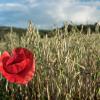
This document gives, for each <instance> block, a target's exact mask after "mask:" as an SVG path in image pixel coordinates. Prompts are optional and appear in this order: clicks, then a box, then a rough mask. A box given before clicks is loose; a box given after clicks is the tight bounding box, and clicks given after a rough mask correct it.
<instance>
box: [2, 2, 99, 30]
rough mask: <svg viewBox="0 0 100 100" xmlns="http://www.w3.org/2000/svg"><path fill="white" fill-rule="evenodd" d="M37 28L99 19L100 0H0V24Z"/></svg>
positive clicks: (83, 22)
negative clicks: (29, 25) (30, 23)
mask: <svg viewBox="0 0 100 100" xmlns="http://www.w3.org/2000/svg"><path fill="white" fill-rule="evenodd" d="M29 20H32V22H33V24H34V25H35V26H37V27H38V28H51V27H53V26H54V25H58V26H60V25H62V24H63V23H64V22H66V21H67V22H68V23H71V22H73V23H75V24H88V23H95V22H97V21H100V0H0V26H16V27H27V24H28V21H29Z"/></svg>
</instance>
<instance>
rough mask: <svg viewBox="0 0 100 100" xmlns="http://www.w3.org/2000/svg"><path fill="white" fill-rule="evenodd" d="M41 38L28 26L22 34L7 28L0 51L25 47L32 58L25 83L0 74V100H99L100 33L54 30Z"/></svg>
mask: <svg viewBox="0 0 100 100" xmlns="http://www.w3.org/2000/svg"><path fill="white" fill-rule="evenodd" d="M53 34H54V36H53V37H50V38H49V37H48V36H47V35H46V36H44V38H41V37H40V35H39V31H38V29H37V28H35V27H34V26H32V24H30V25H29V27H28V29H27V32H26V34H24V35H22V36H18V35H17V33H15V32H13V30H11V31H10V32H9V33H8V34H6V35H5V36H4V38H2V39H1V41H0V51H1V53H2V52H3V51H4V50H8V51H9V52H11V50H12V49H13V48H16V47H25V48H28V49H30V50H31V51H32V52H33V53H34V54H35V57H36V72H35V76H34V77H33V79H32V80H31V81H30V82H29V84H27V85H25V86H23V85H17V84H11V83H9V82H8V81H6V80H5V79H4V78H3V77H2V76H0V100H100V33H96V32H95V33H93V34H90V31H89V30H88V31H87V34H82V31H77V30H75V29H74V28H73V30H72V31H71V32H70V33H69V32H68V31H67V26H66V27H65V29H64V31H63V32H62V31H61V30H59V29H57V30H55V31H54V32H53Z"/></svg>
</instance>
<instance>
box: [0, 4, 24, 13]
mask: <svg viewBox="0 0 100 100" xmlns="http://www.w3.org/2000/svg"><path fill="white" fill-rule="evenodd" d="M7 10H10V11H11V10H13V11H25V10H26V6H25V5H23V4H20V3H0V11H7Z"/></svg>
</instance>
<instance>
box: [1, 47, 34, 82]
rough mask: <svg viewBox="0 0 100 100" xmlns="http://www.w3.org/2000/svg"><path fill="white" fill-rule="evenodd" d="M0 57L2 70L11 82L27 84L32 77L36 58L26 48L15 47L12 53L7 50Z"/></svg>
mask: <svg viewBox="0 0 100 100" xmlns="http://www.w3.org/2000/svg"><path fill="white" fill-rule="evenodd" d="M0 59H1V64H0V72H1V73H2V75H3V76H4V77H5V78H6V79H7V80H8V81H9V82H12V83H18V84H27V83H28V82H29V81H30V80H31V79H32V77H33V75H34V72H35V58H34V56H33V54H32V53H31V52H30V51H29V50H27V49H26V48H15V49H14V50H13V51H12V55H10V54H9V53H8V52H7V51H5V52H4V53H3V54H2V55H1V57H0Z"/></svg>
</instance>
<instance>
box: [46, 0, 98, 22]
mask: <svg viewBox="0 0 100 100" xmlns="http://www.w3.org/2000/svg"><path fill="white" fill-rule="evenodd" d="M71 1H72V2H70V1H69V0H68V1H63V0H62V1H61V0H60V2H57V4H55V3H54V5H53V6H51V8H49V9H47V10H46V13H47V14H48V15H49V16H51V17H52V19H53V20H54V21H56V22H58V23H59V22H62V21H64V20H68V21H69V20H70V21H72V22H76V23H84V24H85V23H87V22H93V21H94V22H95V21H97V20H99V19H100V16H99V15H98V14H100V10H98V9H97V6H98V5H99V4H100V2H99V3H98V2H83V3H82V2H79V1H77V2H75V0H71ZM93 4H94V5H93ZM97 15H98V16H97Z"/></svg>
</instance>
